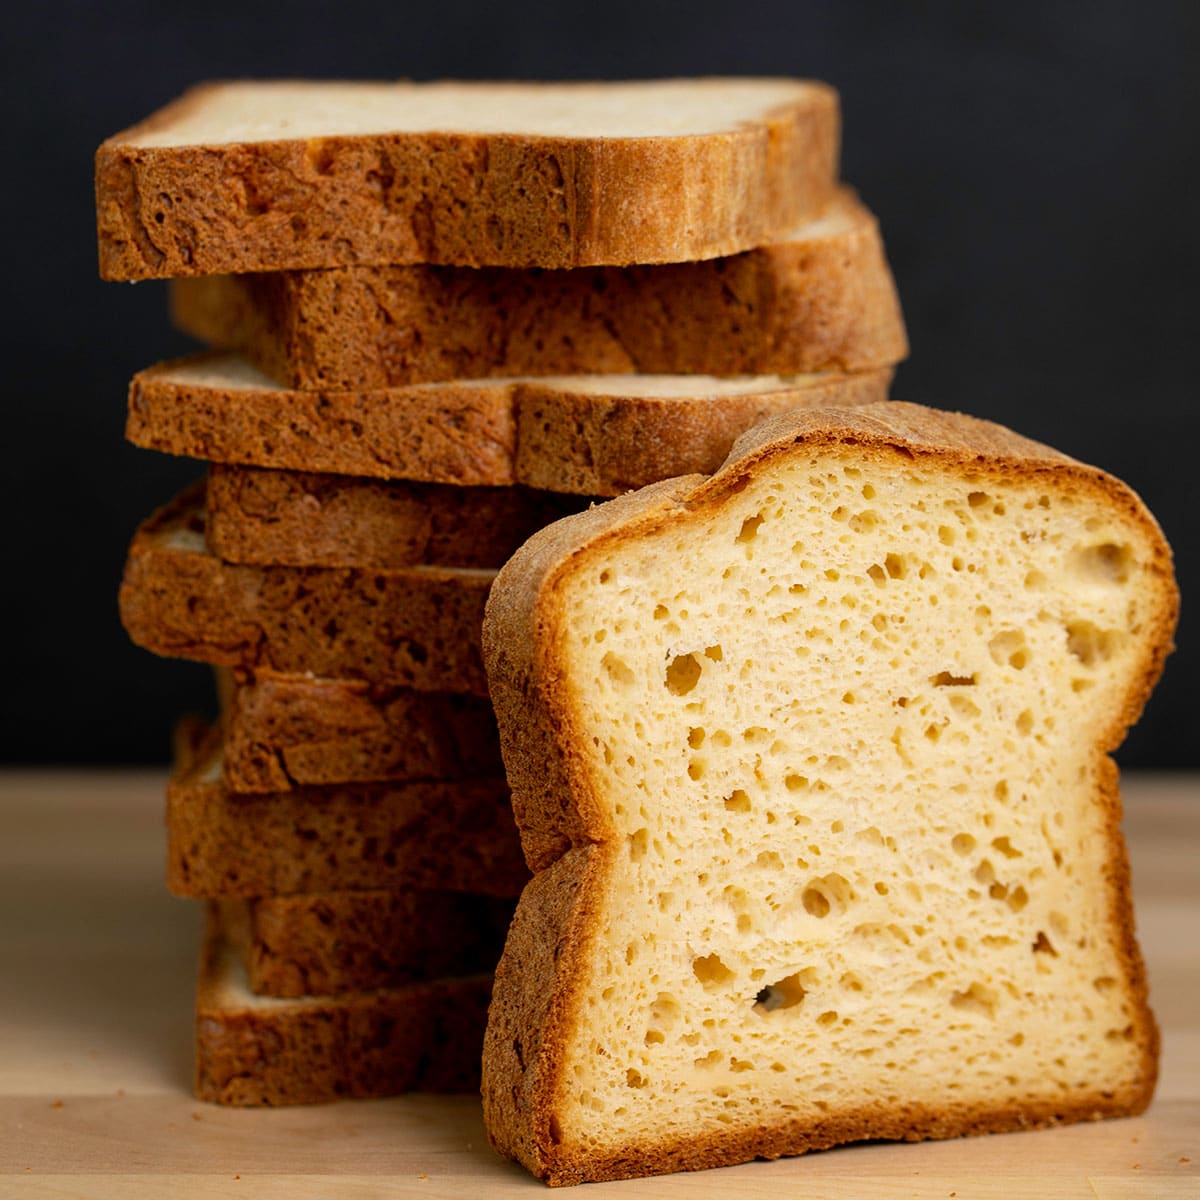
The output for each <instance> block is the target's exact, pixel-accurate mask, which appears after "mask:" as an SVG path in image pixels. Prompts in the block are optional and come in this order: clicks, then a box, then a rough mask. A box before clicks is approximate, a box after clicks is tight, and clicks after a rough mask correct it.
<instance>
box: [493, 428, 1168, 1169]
mask: <svg viewBox="0 0 1200 1200" xmlns="http://www.w3.org/2000/svg"><path fill="white" fill-rule="evenodd" d="M1176 607H1177V595H1176V591H1175V586H1174V581H1173V578H1172V573H1171V561H1170V551H1169V549H1168V547H1167V545H1166V543H1165V541H1164V540H1163V537H1162V534H1161V532H1160V531H1159V529H1158V527H1157V525H1156V524H1155V523H1154V520H1153V518H1152V517H1151V516H1150V514H1149V513H1148V512H1147V511H1146V509H1145V508H1144V506H1143V505H1142V504H1141V502H1140V501H1139V500H1138V498H1137V497H1136V496H1135V495H1134V494H1133V493H1132V492H1131V491H1130V490H1129V489H1128V488H1126V487H1125V486H1124V485H1123V484H1121V483H1119V482H1118V481H1116V480H1114V479H1112V478H1111V477H1109V476H1107V475H1105V474H1103V473H1102V472H1100V471H1097V470H1095V469H1093V468H1090V467H1086V466H1083V465H1082V464H1079V463H1077V462H1075V461H1073V460H1071V459H1069V458H1067V457H1065V456H1064V455H1061V454H1059V453H1057V452H1055V451H1053V450H1050V449H1048V448H1047V447H1044V446H1041V445H1038V444H1037V443H1034V442H1030V441H1027V440H1026V439H1024V438H1021V437H1019V436H1017V435H1016V434H1013V433H1011V432H1009V431H1008V430H1005V429H1002V428H1001V427H999V426H996V425H992V424H990V423H987V422H983V421H978V420H975V419H973V418H970V417H966V416H962V415H958V414H950V413H938V412H934V411H932V410H929V409H922V408H920V407H918V406H915V405H908V404H889V405H884V406H874V407H866V408H861V409H856V410H849V411H830V412H824V413H820V412H796V413H793V414H790V415H788V416H786V417H781V418H778V419H777V420H775V421H772V422H768V423H767V424H765V425H764V426H762V427H760V428H759V429H758V430H756V431H754V432H752V433H751V434H748V435H747V436H746V437H745V438H743V439H742V440H741V441H740V442H739V443H738V445H737V447H735V449H734V451H733V453H732V454H731V456H730V458H729V460H728V461H727V463H726V464H725V466H724V467H723V468H722V469H721V470H720V471H719V472H718V473H717V474H716V475H714V476H713V477H711V478H709V479H702V478H696V477H692V478H685V479H678V480H674V481H669V482H665V483H663V484H660V485H657V486H655V487H651V488H647V489H645V490H643V491H641V492H639V493H635V494H634V495H631V496H628V497H624V498H621V499H619V500H615V501H613V502H611V503H609V504H605V505H602V506H600V507H598V508H596V509H593V510H591V511H589V512H587V513H584V514H581V515H579V516H575V517H570V518H567V519H566V520H564V521H561V522H559V523H558V524H557V525H554V526H551V527H549V528H548V529H547V530H544V531H542V532H541V533H539V534H537V535H535V536H534V538H533V539H531V541H530V542H529V543H527V544H526V546H525V547H524V548H523V549H522V550H521V551H520V552H518V554H517V555H516V556H515V558H514V559H513V560H512V561H511V562H510V563H509V564H508V565H507V566H506V567H505V568H504V570H503V571H502V573H501V575H500V576H499V577H498V579H497V582H496V585H495V587H494V589H493V593H492V597H491V600H490V603H489V607H488V613H487V619H486V626H485V635H484V648H485V661H486V664H487V667H488V672H489V684H490V689H491V695H492V698H493V702H494V703H495V705H496V709H497V714H498V718H499V722H500V731H501V743H502V747H503V750H504V755H505V763H506V767H507V770H508V775H509V779H510V783H511V785H512V789H513V804H514V810H515V813H516V816H517V821H518V824H519V826H520V828H521V832H522V842H523V846H524V849H525V853H526V857H527V859H528V861H529V863H530V865H531V867H532V868H533V869H534V870H535V871H536V872H537V874H536V876H535V878H534V880H533V881H532V882H531V883H530V885H529V887H528V888H527V890H526V892H525V893H524V895H523V898H522V900H521V902H520V905H519V907H518V911H517V915H516V918H515V921H514V925H513V928H512V931H511V933H510V936H509V939H508V943H507V946H506V949H505V954H504V958H503V960H502V962H501V965H500V967H499V969H498V972H497V982H496V990H495V993H494V1000H493V1006H492V1010H491V1017H490V1024H489V1030H488V1037H487V1042H486V1048H485V1056H484V1084H483V1093H484V1112H485V1118H486V1121H487V1125H488V1129H489V1132H490V1135H491V1137H492V1139H493V1142H494V1144H495V1145H496V1146H497V1148H498V1149H499V1150H500V1151H501V1152H502V1153H503V1154H506V1155H508V1156H510V1157H513V1158H515V1159H517V1160H519V1161H520V1162H522V1163H524V1164H525V1165H526V1166H527V1167H528V1168H529V1169H530V1170H531V1171H533V1172H534V1173H535V1174H536V1175H538V1176H540V1177H542V1178H544V1179H546V1180H547V1181H548V1182H551V1183H559V1184H563V1183H577V1182H583V1181H585V1180H598V1179H613V1178H620V1177H624V1176H630V1175H638V1174H652V1173H657V1172H664V1171H671V1170H680V1169H693V1168H700V1167H708V1166H717V1165H723V1164H729V1163H735V1162H741V1161H744V1160H747V1159H750V1158H754V1157H756V1156H765V1157H772V1158H773V1157H778V1156H780V1155H785V1154H797V1153H801V1152H803V1151H806V1150H810V1149H817V1148H820V1147H825V1146H830V1145H833V1144H835V1143H838V1142H845V1141H854V1140H859V1139H864V1138H899V1139H907V1140H913V1139H919V1138H927V1137H950V1136H957V1135H961V1134H967V1133H982V1132H987V1131H994V1130H1004V1129H1016V1128H1024V1127H1032V1126H1039V1125H1049V1124H1054V1123H1057V1122H1061V1121H1073V1120H1081V1119H1089V1118H1095V1117H1101V1116H1109V1115H1119V1114H1127V1113H1132V1112H1137V1111H1140V1110H1141V1109H1142V1108H1144V1107H1145V1105H1146V1104H1147V1103H1148V1102H1149V1099H1150V1096H1151V1093H1152V1090H1153V1086H1154V1080H1155V1074H1156V1058H1157V1050H1158V1039H1157V1032H1156V1028H1155V1024H1154V1021H1153V1017H1152V1016H1151V1013H1150V1011H1149V1008H1148V1007H1147V1002H1146V987H1145V979H1144V975H1143V969H1142V964H1141V959H1140V957H1139V954H1138V950H1137V946H1136V943H1135V940H1134V936H1133V920H1132V912H1131V908H1130V899H1129V887H1128V867H1127V862H1126V855H1125V849H1124V845H1123V841H1122V838H1121V834H1120V829H1119V820H1120V801H1119V796H1118V790H1117V773H1116V769H1115V766H1114V765H1113V762H1112V760H1111V758H1110V757H1109V752H1110V751H1111V750H1112V749H1113V748H1114V747H1115V746H1116V745H1117V744H1118V743H1119V742H1120V741H1121V739H1122V737H1123V734H1124V731H1125V729H1126V727H1127V726H1128V725H1129V724H1130V723H1131V722H1133V721H1134V720H1135V719H1136V718H1137V716H1138V714H1139V712H1140V710H1141V708H1142V705H1143V703H1144V701H1145V699H1146V697H1147V695H1148V694H1149V691H1150V689H1151V687H1152V686H1153V684H1154V682H1155V680H1156V679H1157V677H1158V675H1159V673H1160V670H1161V667H1162V663H1163V659H1164V657H1165V655H1166V653H1167V651H1168V650H1169V649H1170V645H1171V637H1172V632H1173V628H1174V623H1175V617H1176Z"/></svg>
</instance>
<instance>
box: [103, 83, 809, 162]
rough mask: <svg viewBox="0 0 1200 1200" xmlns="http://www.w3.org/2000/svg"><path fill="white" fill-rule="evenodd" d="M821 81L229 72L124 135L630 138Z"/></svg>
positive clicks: (728, 120) (768, 106) (733, 122)
mask: <svg viewBox="0 0 1200 1200" xmlns="http://www.w3.org/2000/svg"><path fill="white" fill-rule="evenodd" d="M822 91H823V89H818V88H816V87H814V86H813V85H810V84H806V83H804V82H802V81H797V80H788V79H705V80H687V79H680V80H653V81H641V82H631V83H604V84H595V83H592V84H579V83H555V84H519V83H463V82H442V83H420V84H417V83H350V82H317V81H303V82H301V81H291V80H278V81H261V82H235V83H226V84H220V85H215V86H212V87H209V88H205V89H203V90H199V91H197V92H195V93H193V94H192V95H191V96H190V97H189V98H188V100H187V102H185V103H184V104H183V105H181V106H180V107H179V108H177V109H176V110H174V111H173V112H171V113H170V115H169V118H168V119H164V120H155V121H150V122H147V123H146V124H145V125H143V126H140V127H138V128H137V129H136V130H132V131H130V133H129V134H127V135H125V136H124V137H122V138H121V139H120V140H121V141H122V143H123V144H126V145H131V146H142V147H153V146H188V145H226V144H229V143H235V142H267V141H277V140H282V139H292V138H319V137H335V136H348V135H356V134H386V133H482V134H524V135H529V136H534V137H538V136H541V137H571V138H638V137H683V136H688V135H694V134H706V133H725V132H729V131H732V130H736V129H737V128H738V127H739V126H741V125H743V124H745V123H746V122H752V121H761V120H763V119H765V118H766V117H768V116H769V115H770V113H771V111H772V110H773V109H776V108H778V107H780V106H782V105H787V104H794V103H796V102H797V101H805V100H807V99H808V98H809V97H813V96H816V95H818V94H820V93H821V92H822Z"/></svg>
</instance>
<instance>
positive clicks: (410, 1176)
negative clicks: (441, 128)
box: [0, 771, 1200, 1200]
mask: <svg viewBox="0 0 1200 1200" xmlns="http://www.w3.org/2000/svg"><path fill="white" fill-rule="evenodd" d="M164 783H165V780H164V777H163V775H161V774H160V773H157V772H114V773H99V772H66V771H54V772H44V773H36V772H21V771H7V772H4V773H2V774H0V1195H9V1194H12V1193H14V1192H19V1194H20V1195H22V1196H26V1195H28V1196H35V1197H42V1196H53V1197H80V1196H84V1197H123V1198H133V1200H140V1198H141V1197H152V1196H153V1197H158V1196H163V1195H177V1194H178V1195H184V1194H186V1195H187V1196H188V1197H189V1198H192V1197H203V1198H207V1197H218V1196H222V1197H223V1196H253V1197H256V1198H263V1200H274V1198H275V1197H280V1198H282V1197H287V1198H288V1200H309V1198H310V1197H311V1198H316V1197H322V1198H324V1197H329V1196H338V1197H341V1196H345V1197H350V1198H352V1200H353V1198H357V1197H363V1198H366V1197H368V1196H370V1197H375V1196H379V1195H381V1194H386V1195H387V1196H389V1197H392V1196H401V1197H404V1196H421V1197H427V1198H432V1200H442V1198H445V1197H472V1198H475V1197H485V1196H486V1197H489V1198H490V1197H492V1196H499V1197H504V1196H515V1195H530V1196H532V1195H536V1194H538V1193H540V1192H544V1189H543V1188H542V1185H541V1184H539V1183H536V1182H535V1181H534V1180H532V1179H531V1178H529V1177H528V1176H526V1175H525V1174H524V1172H522V1171H521V1170H519V1169H518V1168H516V1167H514V1166H512V1165H511V1164H509V1163H505V1162H502V1161H501V1160H500V1159H498V1158H497V1157H496V1156H495V1155H494V1154H493V1153H492V1152H491V1150H490V1149H489V1147H488V1144H487V1138H486V1136H485V1135H484V1131H483V1126H482V1122H481V1119H480V1114H479V1104H478V1102H477V1101H476V1100H475V1099H474V1098H473V1097H431V1096H407V1097H400V1098H397V1099H394V1100H372V1101H349V1102H344V1103H341V1104H336V1105H326V1106H319V1107H312V1108H293V1109H274V1110H233V1109H222V1108H218V1107H215V1106H211V1105H204V1104H199V1103H197V1102H196V1101H195V1100H193V1099H192V1097H191V1095H190V1092H189V1087H190V1078H191V1009H192V988H193V982H194V971H195V958H196V952H197V948H198V944H199V917H200V914H199V911H198V907H197V906H195V905H192V904H188V903H186V902H183V901H178V900H173V899H172V898H171V897H170V896H169V895H168V894H167V892H166V888H165V886H164V884H163V881H162V880H163V871H164V862H165V852H164V845H163V830H162V807H163V801H162V793H163V788H164ZM1124 792H1125V799H1126V831H1127V835H1128V838H1129V842H1130V849H1131V854H1132V858H1133V865H1134V890H1135V896H1136V902H1137V914H1138V931H1139V936H1140V938H1141V942H1142V948H1143V950H1144V952H1145V955H1146V959H1147V961H1148V964H1149V971H1150V988H1151V1000H1152V1003H1153V1005H1154V1008H1155V1011H1156V1013H1157V1014H1158V1018H1159V1020H1160V1022H1161V1023H1162V1026H1163V1031H1164V1055H1163V1064H1162V1077H1161V1081H1160V1084H1159V1089H1158V1095H1157V1099H1156V1100H1155V1102H1154V1104H1153V1105H1152V1106H1151V1108H1150V1110H1149V1112H1148V1113H1146V1114H1145V1115H1144V1116H1142V1117H1138V1118H1134V1119H1131V1120H1125V1121H1110V1122H1104V1123H1101V1124H1096V1125H1076V1126H1071V1127H1069V1128H1065V1129H1056V1130H1050V1131H1044V1132H1039V1133H1019V1134H1008V1135H1005V1136H1001V1137H989V1138H974V1139H967V1140H963V1141H954V1142H926V1143H923V1144H921V1145H915V1146H909V1145H891V1144H884V1143H878V1144H869V1145H862V1146H851V1147H844V1148H841V1149H837V1150H831V1151H826V1152H825V1153H822V1154H813V1155H810V1156H808V1157H805V1158H798V1159H787V1160H782V1161H780V1162H775V1163H765V1162H762V1163H749V1164H746V1165H744V1166H740V1167H730V1168H726V1169H723V1170H718V1171H709V1172H705V1173H703V1174H700V1175H674V1176H668V1177H663V1178H658V1179H647V1180H630V1181H628V1182H624V1183H617V1184H592V1185H589V1186H588V1187H587V1189H586V1191H587V1195H588V1197H589V1198H590V1197H593V1196H597V1197H602V1196H606V1195H609V1194H612V1195H617V1194H618V1193H619V1194H620V1196H621V1197H622V1198H627V1200H637V1198H638V1197H668V1196H707V1197H713V1198H717V1200H742V1198H745V1200H751V1198H755V1200H779V1197H781V1196H793V1195H795V1196H800V1195H803V1196H805V1197H811V1198H816V1197H820V1198H821V1200H851V1198H854V1200H876V1198H878V1200H895V1198H899V1197H905V1198H908V1197H912V1198H915V1200H932V1198H934V1197H937V1198H939V1200H940V1198H943V1197H950V1196H955V1197H957V1198H958V1200H987V1198H991V1197H1003V1198H1004V1200H1016V1198H1021V1200H1040V1198H1042V1197H1045V1198H1050V1197H1053V1198H1054V1200H1074V1198H1075V1197H1079V1198H1081V1200H1083V1198H1086V1200H1125V1198H1130V1200H1140V1198H1142V1197H1145V1198H1147V1200H1149V1198H1150V1197H1154V1198H1155V1200H1159V1198H1163V1200H1175V1198H1177V1197H1193V1198H1194V1197H1200V1005H1198V1004H1197V1002H1196V996H1197V995H1198V994H1200V955H1198V954H1197V951H1196V948H1195V947H1196V938H1195V931H1196V929H1197V928H1198V927H1200V872H1198V871H1197V867H1196V864H1197V862H1198V861H1200V777H1197V776H1181V775H1174V776H1154V775H1141V776H1134V777H1132V778H1130V779H1128V780H1126V783H1125V788H1124Z"/></svg>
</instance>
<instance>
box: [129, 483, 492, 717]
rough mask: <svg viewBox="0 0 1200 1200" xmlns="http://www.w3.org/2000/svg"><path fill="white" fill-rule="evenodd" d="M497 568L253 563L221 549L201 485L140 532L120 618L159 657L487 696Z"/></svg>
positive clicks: (132, 549)
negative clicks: (224, 557) (207, 531)
mask: <svg viewBox="0 0 1200 1200" xmlns="http://www.w3.org/2000/svg"><path fill="white" fill-rule="evenodd" d="M494 576H495V571H493V570H487V569H480V568H469V567H458V568H454V567H444V568H443V567H431V566H417V567H403V568H382V567H380V568H345V569H334V568H328V567H270V566H244V565H237V564H232V563H224V562H222V561H221V560H220V559H219V558H217V557H216V556H215V555H214V554H212V553H211V552H210V551H209V550H208V548H207V545H206V543H205V536H204V489H203V485H198V486H197V487H195V488H191V489H189V490H188V491H186V492H184V493H183V494H181V495H180V496H179V497H177V498H176V499H175V500H174V501H172V503H171V504H169V505H167V506H166V507H165V508H163V509H161V510H160V511H159V512H157V513H155V514H154V516H152V517H151V518H150V519H149V520H148V521H147V522H145V524H143V525H142V526H141V528H140V529H139V530H138V532H137V534H136V535H135V536H134V539H133V543H132V544H131V546H130V548H129V555H128V558H127V559H126V563H125V575H124V579H123V580H122V583H121V591H120V609H121V621H122V623H123V624H124V626H125V629H126V632H128V634H129V636H130V637H131V638H132V639H133V640H134V641H135V642H136V643H137V644H138V645H139V646H144V647H145V648H146V649H148V650H153V651H154V652H155V653H156V654H165V655H171V656H174V657H177V658H192V659H198V660H200V661H201V662H208V663H214V664H219V665H223V666H231V667H245V668H249V669H254V668H258V667H265V668H268V669H272V670H276V671H283V672H311V673H312V674H314V675H323V676H331V677H339V676H348V677H351V678H361V679H368V680H370V681H371V682H373V683H378V684H383V685H391V686H399V687H409V688H416V689H417V690H419V691H426V690H429V691H462V692H474V693H476V694H483V693H484V692H485V691H486V686H487V683H486V680H485V678H484V673H483V663H482V660H481V659H480V652H479V630H480V625H481V623H482V620H483V605H484V602H485V600H486V598H487V592H488V588H489V587H490V586H491V583H492V579H493V578H494Z"/></svg>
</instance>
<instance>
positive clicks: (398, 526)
mask: <svg viewBox="0 0 1200 1200" xmlns="http://www.w3.org/2000/svg"><path fill="white" fill-rule="evenodd" d="M586 503H587V501H586V500H584V499H575V498H566V497H562V496H559V495H557V494H555V493H551V492H538V491H533V490H532V489H529V488H522V487H488V488H470V487H466V488H464V487H452V486H449V485H446V484H438V483H411V482H409V481H406V480H381V479H366V478H363V477H361V476H353V475H329V474H321V473H317V472H311V471H286V470H271V469H268V468H260V467H234V466H226V465H223V464H221V463H213V464H212V466H210V468H209V471H208V486H207V488H206V491H205V517H206V521H205V536H206V538H207V540H208V544H209V546H210V547H211V548H212V550H213V552H214V553H215V554H216V555H217V557H218V558H221V559H224V560H225V562H230V563H250V564H258V565H262V566H301V567H410V566H419V565H423V564H424V565H435V566H442V567H499V566H500V565H501V564H502V563H504V562H505V560H506V559H508V558H509V557H510V556H511V555H512V553H513V551H514V550H516V548H517V547H518V546H519V545H520V544H521V543H522V542H523V541H524V540H525V539H526V538H527V537H528V536H529V535H530V534H531V533H533V532H534V530H536V529H540V528H541V527H542V526H543V525H548V524H550V522H551V521H557V520H558V519H559V517H563V516H566V515H567V514H568V513H571V512H577V511H578V510H579V509H580V508H581V507H583V506H585V505H586Z"/></svg>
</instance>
